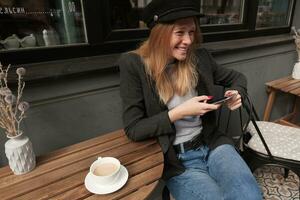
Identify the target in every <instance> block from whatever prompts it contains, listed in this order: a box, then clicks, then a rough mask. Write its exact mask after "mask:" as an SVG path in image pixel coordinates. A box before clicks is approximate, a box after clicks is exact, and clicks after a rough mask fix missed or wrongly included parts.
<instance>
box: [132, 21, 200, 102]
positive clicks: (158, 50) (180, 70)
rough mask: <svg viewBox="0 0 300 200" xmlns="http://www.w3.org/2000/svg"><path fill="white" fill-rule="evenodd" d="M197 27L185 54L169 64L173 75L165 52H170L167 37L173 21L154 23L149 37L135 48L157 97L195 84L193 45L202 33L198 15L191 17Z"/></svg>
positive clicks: (169, 95) (165, 99) (184, 90)
mask: <svg viewBox="0 0 300 200" xmlns="http://www.w3.org/2000/svg"><path fill="white" fill-rule="evenodd" d="M194 21H195V25H196V30H195V37H194V41H193V44H192V45H191V46H190V48H189V50H188V52H187V57H186V59H185V60H183V61H178V62H177V63H176V64H175V66H174V67H172V70H173V71H172V75H171V77H170V75H169V74H168V73H167V70H166V66H167V64H168V56H169V55H170V38H171V35H172V31H173V29H174V26H175V25H174V23H172V24H157V25H155V26H154V27H153V29H152V30H151V33H150V36H149V38H148V39H147V40H146V41H145V42H144V43H142V45H141V46H140V47H139V48H138V49H137V50H135V51H134V52H135V53H137V54H138V55H140V56H141V57H142V58H143V60H144V63H145V70H146V73H147V74H148V75H149V76H150V77H151V78H152V79H153V80H154V81H155V86H156V89H157V91H158V95H159V97H160V100H161V101H163V102H164V103H167V102H168V101H169V100H170V99H171V98H172V97H173V95H174V94H175V93H176V94H178V95H180V96H184V95H185V94H186V93H187V92H188V91H190V90H191V89H193V88H195V87H196V84H197V82H198V75H197V71H196V59H195V55H194V52H195V49H196V47H197V46H198V45H200V43H201V41H202V37H201V34H200V28H199V25H198V23H197V19H196V18H194Z"/></svg>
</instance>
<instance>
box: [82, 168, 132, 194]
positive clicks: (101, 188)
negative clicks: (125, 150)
mask: <svg viewBox="0 0 300 200" xmlns="http://www.w3.org/2000/svg"><path fill="white" fill-rule="evenodd" d="M127 180H128V171H127V169H126V168H125V167H124V166H123V165H121V168H120V174H119V178H118V181H116V182H115V183H112V184H106V185H102V184H99V183H95V182H94V181H93V180H92V179H91V174H90V172H89V173H88V174H87V175H86V177H85V180H84V185H85V187H86V189H87V190H88V191H90V192H92V193H94V194H109V193H112V192H115V191H117V190H119V189H120V188H121V187H123V186H124V185H125V183H126V182H127Z"/></svg>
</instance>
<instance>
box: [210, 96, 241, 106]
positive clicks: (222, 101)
mask: <svg viewBox="0 0 300 200" xmlns="http://www.w3.org/2000/svg"><path fill="white" fill-rule="evenodd" d="M234 96H235V95H231V96H229V97H221V98H215V99H211V100H208V101H207V103H211V104H222V103H225V102H226V101H228V100H229V99H231V98H232V97H234Z"/></svg>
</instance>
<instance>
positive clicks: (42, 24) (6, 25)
mask: <svg viewBox="0 0 300 200" xmlns="http://www.w3.org/2000/svg"><path fill="white" fill-rule="evenodd" d="M86 42H87V39H86V33H85V26H84V17H83V12H82V2H81V1H80V0H39V1H36V0H26V1H25V0H20V1H17V0H0V50H10V49H24V48H34V47H45V46H56V45H68V44H78V43H86Z"/></svg>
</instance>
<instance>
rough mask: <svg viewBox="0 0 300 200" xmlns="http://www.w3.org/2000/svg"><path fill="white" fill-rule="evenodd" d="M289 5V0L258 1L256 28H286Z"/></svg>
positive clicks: (290, 2) (290, 3)
mask: <svg viewBox="0 0 300 200" xmlns="http://www.w3.org/2000/svg"><path fill="white" fill-rule="evenodd" d="M291 5H292V1H291V0H259V5H258V11H257V18H256V27H257V28H265V27H278V26H287V25H288V23H289V17H290V12H291V11H290V10H291Z"/></svg>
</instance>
